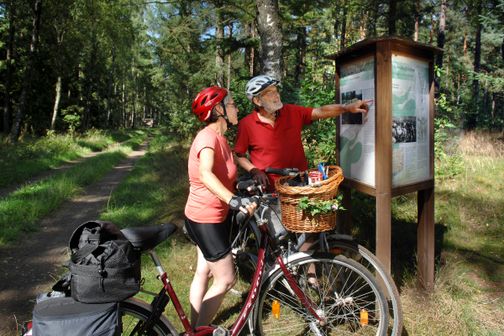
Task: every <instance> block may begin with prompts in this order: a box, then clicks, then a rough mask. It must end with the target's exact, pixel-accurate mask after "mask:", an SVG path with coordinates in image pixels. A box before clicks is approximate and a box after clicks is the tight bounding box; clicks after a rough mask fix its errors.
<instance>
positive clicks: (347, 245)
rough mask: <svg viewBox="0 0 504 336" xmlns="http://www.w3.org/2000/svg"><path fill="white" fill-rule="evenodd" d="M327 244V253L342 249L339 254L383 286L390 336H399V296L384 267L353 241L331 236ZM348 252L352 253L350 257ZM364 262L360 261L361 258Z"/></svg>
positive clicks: (401, 316) (400, 326)
mask: <svg viewBox="0 0 504 336" xmlns="http://www.w3.org/2000/svg"><path fill="white" fill-rule="evenodd" d="M327 243H328V247H329V251H334V249H335V248H336V249H338V248H340V249H342V251H341V253H342V254H343V255H345V256H346V257H348V258H351V259H353V260H355V261H357V262H359V263H360V264H361V265H363V266H364V267H366V268H367V269H368V270H369V271H370V272H371V274H373V275H374V276H375V278H376V279H378V280H381V281H378V284H380V285H381V284H383V285H384V286H385V288H382V289H384V290H386V292H387V300H388V303H389V308H390V309H391V316H392V321H391V322H392V331H391V336H400V335H401V334H402V329H403V310H402V305H401V296H400V294H399V290H398V289H397V286H396V284H395V282H394V280H393V279H392V277H391V276H390V274H389V273H388V272H386V271H385V267H384V266H383V264H382V263H381V261H380V260H379V259H378V258H377V257H376V256H375V255H374V254H373V253H372V252H371V251H369V250H368V249H367V248H365V247H364V246H362V245H360V244H357V243H356V242H353V241H348V240H345V239H337V238H336V239H334V238H331V236H328V237H327ZM349 252H352V254H351V255H350V254H349ZM360 257H362V258H364V260H361V258H360Z"/></svg>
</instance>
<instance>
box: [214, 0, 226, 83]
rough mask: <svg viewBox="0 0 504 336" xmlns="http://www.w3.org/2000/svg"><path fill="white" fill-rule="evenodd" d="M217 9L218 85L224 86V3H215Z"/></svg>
mask: <svg viewBox="0 0 504 336" xmlns="http://www.w3.org/2000/svg"><path fill="white" fill-rule="evenodd" d="M215 6H216V9H217V22H216V23H215V69H216V71H217V73H216V78H215V79H216V81H217V85H219V86H224V50H223V48H222V43H223V41H224V23H223V19H222V8H221V7H222V3H221V2H220V1H216V2H215Z"/></svg>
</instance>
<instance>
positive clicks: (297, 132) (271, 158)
mask: <svg viewBox="0 0 504 336" xmlns="http://www.w3.org/2000/svg"><path fill="white" fill-rule="evenodd" d="M279 84H280V82H279V81H278V80H276V79H274V78H272V77H270V76H265V75H260V76H256V77H254V78H252V79H251V80H249V81H248V83H247V85H246V87H245V94H246V95H247V98H248V99H249V100H250V101H251V102H252V104H254V110H253V111H252V113H250V114H249V115H247V116H246V117H245V118H243V119H242V120H240V122H239V123H238V134H237V137H236V144H235V147H234V152H235V153H236V155H237V157H238V159H237V161H238V164H239V165H240V166H241V167H242V168H243V169H245V170H246V171H247V172H249V173H250V174H251V175H252V176H253V177H254V179H255V180H256V181H258V182H260V183H261V184H263V185H265V186H267V187H268V190H269V191H273V190H274V187H275V180H276V179H278V177H279V176H277V175H274V174H266V173H265V172H264V170H265V169H266V168H268V167H270V168H298V169H299V170H300V171H304V170H306V169H308V161H307V160H306V156H305V153H304V148H303V143H302V140H301V131H302V130H303V127H304V126H305V125H310V124H311V123H312V121H315V120H319V119H327V118H334V117H337V116H339V115H341V114H343V113H345V112H350V113H367V111H368V109H369V104H370V103H371V102H372V101H371V100H358V101H355V102H353V103H351V104H346V105H343V104H331V105H324V106H321V107H316V108H311V107H303V106H298V105H293V104H285V105H284V104H283V103H282V100H281V98H280V93H279V92H278V89H277V86H278V85H279ZM247 152H248V154H249V158H247V155H246V154H247Z"/></svg>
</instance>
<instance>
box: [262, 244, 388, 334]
mask: <svg viewBox="0 0 504 336" xmlns="http://www.w3.org/2000/svg"><path fill="white" fill-rule="evenodd" d="M287 267H288V269H289V271H290V272H291V274H292V275H293V277H294V278H295V280H296V281H297V284H298V286H299V287H300V288H301V289H302V290H303V292H304V293H305V294H306V295H307V296H308V297H309V298H310V299H311V301H312V302H313V303H315V305H316V309H315V310H316V312H317V314H318V315H319V316H320V317H322V318H323V320H324V321H323V322H319V321H317V320H316V319H315V318H313V316H312V315H311V314H310V313H309V312H308V311H307V309H306V308H305V307H304V306H303V305H302V303H301V302H300V301H299V299H298V298H297V296H296V294H294V292H293V291H292V289H291V288H290V286H289V284H288V282H287V279H286V278H285V276H284V274H283V272H282V270H280V269H278V270H277V271H275V272H274V273H273V274H272V275H271V276H270V277H269V278H268V279H267V281H266V283H265V284H264V285H263V289H262V291H261V294H260V297H259V301H258V302H257V307H256V311H255V315H254V317H255V319H256V321H255V324H256V328H257V329H256V332H257V333H258V334H260V335H268V336H269V335H289V336H294V335H340V336H341V335H385V334H386V330H387V325H388V314H387V309H388V307H387V301H386V299H385V296H384V294H383V293H382V292H381V289H380V287H379V286H378V285H377V284H376V281H375V279H374V278H373V276H372V275H371V274H370V272H369V271H368V270H366V269H365V268H364V267H363V266H362V265H360V264H359V263H357V262H355V261H353V260H351V259H348V258H346V257H344V256H334V255H331V254H328V253H315V254H314V255H313V256H305V257H301V258H299V259H297V260H294V261H292V262H289V263H288V264H287ZM312 274H314V276H312ZM310 280H311V281H310Z"/></svg>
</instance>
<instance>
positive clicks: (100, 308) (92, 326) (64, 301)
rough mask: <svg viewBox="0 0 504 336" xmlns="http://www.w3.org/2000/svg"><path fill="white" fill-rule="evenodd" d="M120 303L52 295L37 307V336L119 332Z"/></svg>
mask: <svg viewBox="0 0 504 336" xmlns="http://www.w3.org/2000/svg"><path fill="white" fill-rule="evenodd" d="M118 306H119V304H118V303H117V302H112V303H95V304H89V303H81V302H77V301H75V300H74V299H73V298H71V297H57V298H49V299H46V300H44V301H41V302H38V303H37V304H36V305H35V308H34V309H33V320H32V335H33V336H116V335H119V330H120V328H119V307H118Z"/></svg>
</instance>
